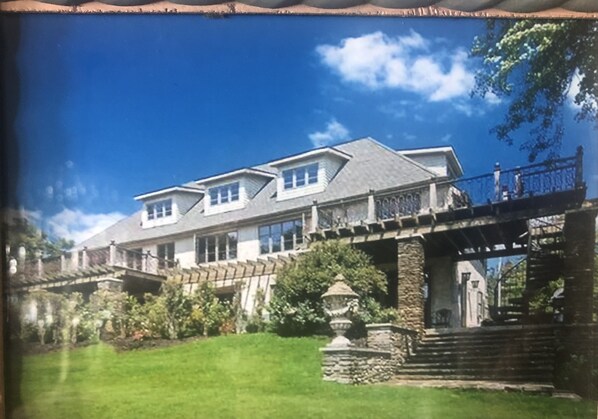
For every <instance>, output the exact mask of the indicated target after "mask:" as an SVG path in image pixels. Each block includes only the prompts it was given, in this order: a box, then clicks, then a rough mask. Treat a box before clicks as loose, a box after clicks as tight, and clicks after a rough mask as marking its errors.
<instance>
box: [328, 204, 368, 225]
mask: <svg viewBox="0 0 598 419" xmlns="http://www.w3.org/2000/svg"><path fill="white" fill-rule="evenodd" d="M367 216H368V203H367V200H365V199H364V200H362V201H357V202H351V203H343V202H341V203H340V204H337V205H335V206H328V207H326V206H324V207H318V227H319V228H322V229H327V228H334V227H344V226H350V225H354V224H358V223H361V222H362V221H365V220H366V219H367Z"/></svg>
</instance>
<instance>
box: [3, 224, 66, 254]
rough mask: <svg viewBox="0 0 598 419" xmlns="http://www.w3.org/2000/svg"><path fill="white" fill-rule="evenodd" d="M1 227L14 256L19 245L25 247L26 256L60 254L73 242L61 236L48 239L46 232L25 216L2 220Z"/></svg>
mask: <svg viewBox="0 0 598 419" xmlns="http://www.w3.org/2000/svg"><path fill="white" fill-rule="evenodd" d="M2 228H3V229H5V231H6V239H7V244H8V245H9V246H10V251H11V254H12V255H13V256H15V257H16V255H17V252H18V249H19V247H21V246H23V247H25V250H26V252H27V253H26V254H27V257H34V256H35V255H36V254H37V253H41V254H42V255H43V256H60V254H61V253H62V252H63V251H65V250H69V249H71V248H72V247H73V246H74V245H75V242H74V241H72V240H66V239H63V238H57V239H54V240H52V239H50V237H48V235H47V234H45V233H44V232H42V231H41V230H40V229H38V228H37V227H36V226H35V225H33V224H31V223H30V222H29V221H28V220H27V218H25V217H22V216H21V217H14V218H13V219H12V220H10V222H9V221H7V220H4V221H3V225H2Z"/></svg>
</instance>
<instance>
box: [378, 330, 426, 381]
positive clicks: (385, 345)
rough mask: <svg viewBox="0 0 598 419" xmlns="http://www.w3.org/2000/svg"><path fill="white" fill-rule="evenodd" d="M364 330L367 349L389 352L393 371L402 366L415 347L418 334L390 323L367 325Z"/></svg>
mask: <svg viewBox="0 0 598 419" xmlns="http://www.w3.org/2000/svg"><path fill="white" fill-rule="evenodd" d="M366 328H367V331H368V335H367V347H368V348H372V349H377V350H381V351H388V352H390V354H391V360H392V364H393V370H394V371H396V370H398V368H399V367H400V366H401V365H403V363H404V362H405V360H406V359H407V357H408V356H409V355H411V354H412V353H413V351H414V350H415V347H416V345H417V341H418V336H419V334H418V333H417V331H415V330H412V329H409V328H406V327H401V326H397V325H394V324H391V323H378V324H368V325H366Z"/></svg>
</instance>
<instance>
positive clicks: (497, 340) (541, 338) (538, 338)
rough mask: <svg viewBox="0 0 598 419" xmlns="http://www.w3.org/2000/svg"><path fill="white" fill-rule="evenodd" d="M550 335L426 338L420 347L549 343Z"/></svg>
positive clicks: (551, 338) (551, 337)
mask: <svg viewBox="0 0 598 419" xmlns="http://www.w3.org/2000/svg"><path fill="white" fill-rule="evenodd" d="M553 339H554V337H553V336H552V334H550V335H543V334H535V335H525V336H521V335H502V336H501V335H494V336H477V337H476V336H426V337H424V338H423V339H422V341H421V342H420V345H426V344H440V343H461V344H468V343H474V344H480V343H492V344H501V343H512V342H549V341H551V340H553Z"/></svg>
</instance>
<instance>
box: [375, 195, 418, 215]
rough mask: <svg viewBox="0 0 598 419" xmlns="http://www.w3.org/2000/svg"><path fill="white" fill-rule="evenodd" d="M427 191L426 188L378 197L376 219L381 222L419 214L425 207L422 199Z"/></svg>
mask: <svg viewBox="0 0 598 419" xmlns="http://www.w3.org/2000/svg"><path fill="white" fill-rule="evenodd" d="M425 191H426V189H425V188H419V189H414V190H409V191H403V192H398V193H396V194H394V195H387V196H382V197H377V198H376V217H377V218H378V219H379V220H387V219H390V218H394V217H397V216H399V217H400V216H405V215H413V214H417V213H419V212H420V211H421V209H422V207H423V203H422V197H423V195H424V193H425Z"/></svg>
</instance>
